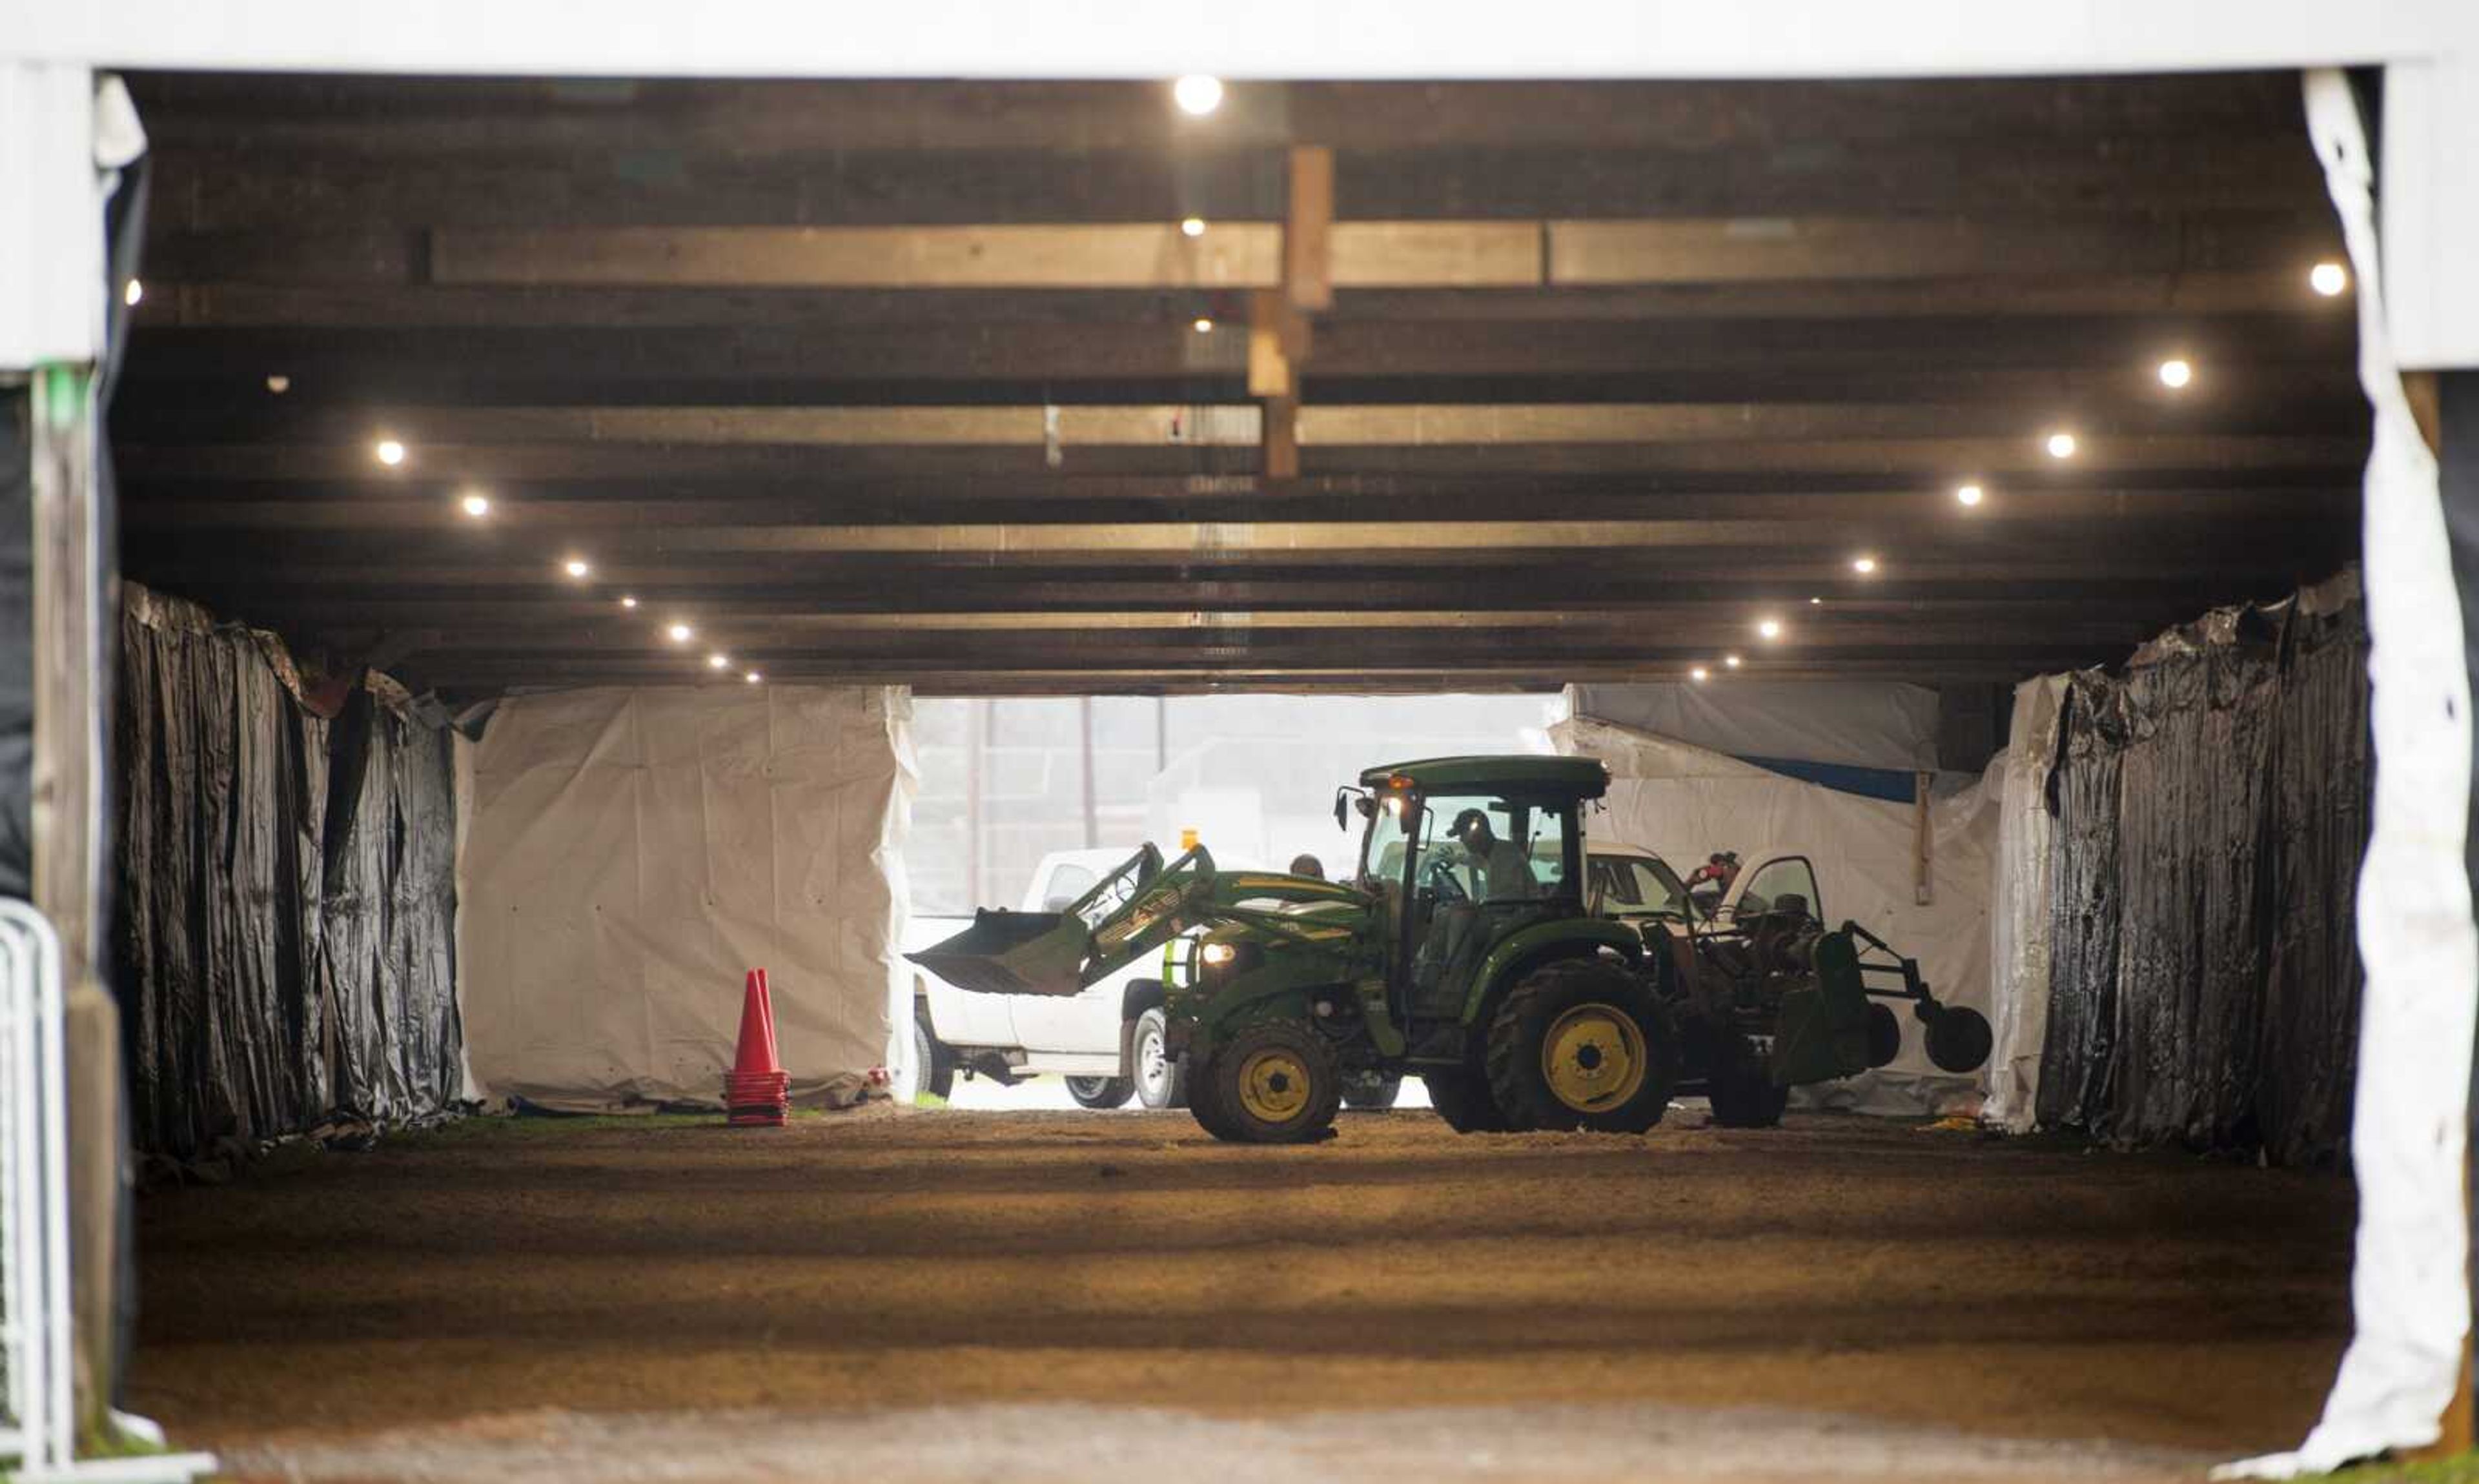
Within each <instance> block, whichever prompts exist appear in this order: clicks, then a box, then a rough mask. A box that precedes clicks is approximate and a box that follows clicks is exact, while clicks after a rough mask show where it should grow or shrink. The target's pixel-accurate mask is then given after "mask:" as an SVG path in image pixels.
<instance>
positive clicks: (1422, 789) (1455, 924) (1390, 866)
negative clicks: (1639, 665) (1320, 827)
mask: <svg viewBox="0 0 2479 1484" xmlns="http://www.w3.org/2000/svg"><path fill="white" fill-rule="evenodd" d="M1608 786H1609V774H1608V771H1607V770H1606V769H1605V768H1604V767H1603V766H1602V765H1601V763H1600V762H1599V761H1598V760H1597V759H1594V758H1586V757H1539V756H1521V757H1441V758H1430V759H1425V760H1422V761H1418V762H1406V763H1397V764H1394V765H1393V766H1392V767H1385V768H1371V769H1369V770H1368V771H1367V772H1366V773H1363V774H1362V775H1361V777H1360V783H1359V786H1358V787H1356V788H1352V787H1346V788H1344V789H1342V790H1341V791H1339V792H1338V793H1337V795H1336V798H1335V818H1336V822H1337V823H1338V824H1341V825H1343V826H1344V827H1346V828H1347V827H1348V825H1349V823H1350V811H1351V810H1353V809H1354V808H1356V809H1357V810H1358V811H1359V813H1360V814H1361V815H1362V816H1363V817H1364V818H1365V820H1366V821H1367V824H1366V828H1365V831H1364V832H1363V835H1362V838H1361V851H1360V867H1359V872H1358V885H1359V886H1360V888H1361V889H1362V890H1363V891H1366V892H1367V893H1369V894H1370V895H1371V896H1372V897H1374V898H1376V899H1377V901H1378V902H1379V904H1380V910H1381V915H1382V931H1383V932H1384V933H1385V934H1386V935H1387V936H1388V938H1389V943H1388V947H1389V948H1390V950H1391V951H1390V952H1388V953H1387V954H1386V955H1385V959H1386V962H1387V964H1388V976H1389V983H1388V985H1387V988H1388V999H1389V1001H1390V1002H1391V1005H1392V1006H1393V1011H1394V1013H1395V1014H1396V1015H1397V1016H1398V1017H1399V1018H1400V1019H1402V1020H1404V1021H1407V1022H1414V1021H1421V1020H1435V1019H1453V1018H1455V1017H1457V1016H1459V1015H1460V1014H1461V1013H1462V1012H1463V1011H1464V1010H1465V1009H1466V1001H1467V1000H1468V999H1469V998H1470V992H1471V987H1472V985H1474V984H1475V982H1476V977H1477V971H1478V969H1479V967H1480V966H1481V964H1482V963H1483V962H1484V961H1485V960H1486V959H1487V958H1488V956H1489V954H1490V952H1491V950H1492V949H1494V948H1495V947H1496V946H1497V945H1499V944H1501V943H1503V942H1505V941H1506V940H1507V939H1508V938H1510V937H1512V936H1513V935H1514V934H1517V933H1519V932H1521V931H1522V930H1524V929H1525V928H1528V927H1531V926H1533V925H1535V924H1537V923H1541V922H1543V921H1547V920H1556V919H1561V918H1572V917H1579V916H1582V915H1584V906H1583V883H1584V854H1583V831H1582V828H1581V819H1580V811H1581V806H1582V805H1583V803H1584V802H1585V801H1586V800H1589V799H1596V798H1598V797H1600V795H1601V794H1602V793H1603V792H1604V791H1606V789H1607V788H1608Z"/></svg>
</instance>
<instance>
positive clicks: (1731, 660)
mask: <svg viewBox="0 0 2479 1484" xmlns="http://www.w3.org/2000/svg"><path fill="white" fill-rule="evenodd" d="M1722 663H1724V664H1725V665H1727V666H1729V667H1730V668H1731V669H1733V670H1736V669H1738V668H1739V656H1738V655H1736V654H1725V655H1723V656H1722Z"/></svg>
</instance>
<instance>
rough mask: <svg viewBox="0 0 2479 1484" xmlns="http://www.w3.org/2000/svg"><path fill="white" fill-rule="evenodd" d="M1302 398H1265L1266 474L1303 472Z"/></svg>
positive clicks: (1290, 475)
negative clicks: (1301, 464) (1301, 449)
mask: <svg viewBox="0 0 2479 1484" xmlns="http://www.w3.org/2000/svg"><path fill="white" fill-rule="evenodd" d="M1299 416H1300V402H1299V398H1298V397H1267V398H1265V477H1266V478H1268V479H1296V478H1298V477H1299V476H1300V435H1299Z"/></svg>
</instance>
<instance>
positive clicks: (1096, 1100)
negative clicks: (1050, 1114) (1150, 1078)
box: [1061, 1077, 1137, 1113]
mask: <svg viewBox="0 0 2479 1484" xmlns="http://www.w3.org/2000/svg"><path fill="white" fill-rule="evenodd" d="M1061 1080H1062V1081H1064V1082H1065V1083H1066V1084H1067V1095H1068V1096H1069V1097H1072V1098H1074V1099H1075V1100H1076V1106H1077V1107H1079V1108H1090V1109H1092V1110H1093V1111H1094V1112H1096V1113H1104V1112H1107V1111H1109V1110H1111V1109H1113V1108H1116V1107H1118V1106H1119V1105H1120V1104H1121V1103H1124V1102H1126V1101H1127V1100H1128V1098H1129V1095H1130V1094H1132V1093H1134V1092H1135V1091H1136V1090H1137V1085H1136V1084H1135V1083H1133V1082H1130V1081H1129V1080H1128V1079H1127V1078H1125V1077H1067V1078H1062V1079H1061Z"/></svg>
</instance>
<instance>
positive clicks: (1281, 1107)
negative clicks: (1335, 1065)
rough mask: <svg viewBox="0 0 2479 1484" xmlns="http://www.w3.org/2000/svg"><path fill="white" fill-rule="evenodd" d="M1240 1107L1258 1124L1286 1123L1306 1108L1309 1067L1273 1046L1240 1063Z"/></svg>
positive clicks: (1295, 1055)
mask: <svg viewBox="0 0 2479 1484" xmlns="http://www.w3.org/2000/svg"><path fill="white" fill-rule="evenodd" d="M1308 1106H1309V1065H1308V1062H1304V1061H1302V1060H1301V1059H1300V1057H1299V1055H1298V1053H1296V1052H1291V1051H1286V1050H1284V1049H1283V1048H1281V1047H1279V1046H1276V1047H1271V1048H1269V1049H1267V1050H1265V1051H1260V1052H1258V1053H1257V1054H1256V1055H1254V1056H1252V1057H1250V1058H1249V1059H1248V1060H1247V1061H1245V1062H1240V1107H1241V1108H1243V1109H1245V1110H1247V1113H1248V1116H1250V1117H1252V1118H1255V1119H1256V1120H1258V1121H1259V1122H1261V1123H1289V1122H1290V1121H1291V1120H1292V1119H1293V1118H1296V1117H1298V1116H1299V1115H1300V1111H1301V1110H1302V1109H1304V1108H1306V1107H1308Z"/></svg>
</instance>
